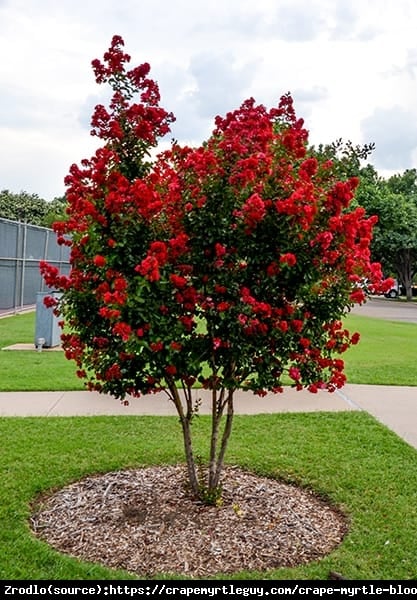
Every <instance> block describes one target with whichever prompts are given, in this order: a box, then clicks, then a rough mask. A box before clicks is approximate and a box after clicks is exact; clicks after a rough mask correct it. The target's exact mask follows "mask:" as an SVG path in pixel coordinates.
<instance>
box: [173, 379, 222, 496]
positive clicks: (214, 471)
mask: <svg viewBox="0 0 417 600" xmlns="http://www.w3.org/2000/svg"><path fill="white" fill-rule="evenodd" d="M168 390H169V392H168V395H169V398H170V399H171V401H172V402H173V403H174V405H175V408H176V410H177V413H178V416H179V418H180V422H181V427H182V434H183V441H184V450H185V458H186V462H187V472H188V481H189V484H190V488H191V492H192V493H193V495H195V496H196V497H198V498H199V499H200V500H202V501H203V502H206V503H214V502H215V499H216V498H217V499H218V498H219V489H220V478H221V473H222V469H223V465H224V457H225V453H226V448H227V445H228V441H229V438H230V434H231V431H232V423H233V394H234V390H233V389H231V390H227V389H225V388H221V389H220V390H217V389H213V390H212V392H211V437H210V452H209V460H208V470H207V475H206V476H205V479H204V480H203V481H202V480H201V476H202V475H201V474H200V473H199V468H198V467H199V465H198V463H197V461H196V456H195V455H194V448H193V438H192V432H191V424H192V419H193V417H194V416H195V413H196V411H197V407H196V403H195V401H194V400H193V389H192V388H191V387H189V386H184V387H183V389H182V390H180V389H179V388H177V387H176V386H175V384H174V381H169V382H168Z"/></svg>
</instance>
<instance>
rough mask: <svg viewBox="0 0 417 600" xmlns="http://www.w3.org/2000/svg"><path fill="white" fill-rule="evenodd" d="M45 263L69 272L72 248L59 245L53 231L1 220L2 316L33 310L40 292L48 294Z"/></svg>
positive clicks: (0, 283) (0, 312) (0, 301)
mask: <svg viewBox="0 0 417 600" xmlns="http://www.w3.org/2000/svg"><path fill="white" fill-rule="evenodd" d="M41 260H46V261H47V262H49V263H51V264H53V265H54V266H56V267H57V268H58V269H59V270H60V272H61V273H63V274H67V273H68V272H69V269H70V265H69V248H68V247H67V246H60V245H58V244H57V242H56V236H55V233H54V232H53V231H52V229H47V228H45V227H38V226H36V225H29V224H28V223H20V222H17V221H9V220H8V219H2V218H0V314H10V313H17V312H22V311H24V310H27V309H29V308H32V307H34V306H35V304H36V295H37V293H38V292H43V291H47V288H46V286H45V283H44V281H43V278H42V277H41V274H40V271H39V263H40V261H41Z"/></svg>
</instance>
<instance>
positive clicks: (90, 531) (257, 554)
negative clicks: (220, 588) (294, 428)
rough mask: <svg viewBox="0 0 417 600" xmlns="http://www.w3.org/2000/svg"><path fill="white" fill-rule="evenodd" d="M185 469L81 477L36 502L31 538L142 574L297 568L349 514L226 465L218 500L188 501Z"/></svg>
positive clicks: (331, 542)
mask: <svg viewBox="0 0 417 600" xmlns="http://www.w3.org/2000/svg"><path fill="white" fill-rule="evenodd" d="M185 478H186V473H185V467H184V465H176V466H158V467H149V468H140V469H129V470H123V471H116V472H112V473H106V474H104V475H95V476H89V477H86V478H84V479H82V480H80V481H77V482H75V483H72V484H70V485H68V486H67V487H65V488H62V489H61V490H59V491H57V492H55V493H51V494H50V495H47V496H44V497H43V498H39V499H38V500H37V502H36V507H35V508H34V512H33V514H32V516H31V520H30V524H31V528H32V531H33V532H34V534H35V535H36V536H38V537H39V538H41V539H43V540H45V541H46V542H48V543H49V544H50V545H51V546H53V547H54V548H56V549H57V550H59V551H61V552H63V553H65V554H69V555H71V556H74V557H77V558H80V559H83V560H87V561H91V562H95V563H100V564H102V565H105V566H107V567H110V568H114V569H124V570H126V571H128V572H130V573H132V574H136V575H137V576H141V577H152V576H158V574H159V575H160V574H162V573H163V574H168V575H169V574H177V575H182V576H190V577H200V578H204V577H209V576H212V575H215V574H222V573H224V574H228V573H229V574H230V573H237V572H239V571H242V570H257V571H267V570H270V569H274V568H277V567H295V566H297V565H301V564H306V563H308V562H310V561H315V560H318V559H320V558H322V557H323V556H325V555H327V554H329V553H330V552H331V551H332V550H334V549H335V548H336V547H337V546H338V545H339V544H340V543H341V542H342V540H343V538H344V536H345V535H346V533H347V529H348V523H347V519H346V517H345V516H344V515H343V514H342V513H341V512H340V511H339V510H338V509H336V508H335V507H332V506H330V505H329V504H328V503H327V502H325V501H324V500H323V499H322V498H320V497H318V496H317V495H315V494H314V493H313V492H311V491H309V490H305V489H301V488H299V487H297V486H293V485H289V484H286V483H283V482H282V481H279V480H275V479H270V478H266V477H260V476H258V475H255V474H253V473H250V472H247V471H244V470H242V469H240V468H238V467H232V466H226V467H225V468H224V483H223V503H222V505H221V506H220V507H213V506H206V505H204V504H202V503H201V502H198V501H195V500H193V499H192V498H191V497H190V495H189V493H188V492H187V489H186V486H185V484H184V482H185Z"/></svg>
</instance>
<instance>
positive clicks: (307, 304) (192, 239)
mask: <svg viewBox="0 0 417 600" xmlns="http://www.w3.org/2000/svg"><path fill="white" fill-rule="evenodd" d="M123 45H124V44H123V40H122V38H120V37H119V36H115V37H114V38H113V40H112V44H111V47H110V48H109V50H108V52H106V53H105V55H104V62H101V61H99V60H95V61H93V69H94V72H95V76H96V80H97V83H99V84H106V83H107V84H109V85H110V87H111V88H112V92H113V96H112V100H111V102H110V105H109V107H108V108H105V107H104V106H101V105H99V106H97V107H96V109H95V111H94V114H93V118H92V127H93V130H92V131H93V134H95V135H96V136H97V137H98V138H100V139H101V140H103V145H102V147H100V148H99V149H98V150H97V152H96V153H95V155H94V156H93V157H92V158H91V159H84V160H82V161H81V166H78V165H75V164H74V165H73V166H72V167H71V169H70V173H69V175H68V176H67V178H66V185H67V194H66V198H67V202H68V209H67V210H68V217H69V218H68V220H67V221H66V222H60V223H56V224H55V229H56V231H57V233H58V240H59V242H60V243H62V244H68V245H69V246H70V247H71V263H72V270H71V273H70V275H68V276H63V275H61V274H60V273H59V272H58V271H57V269H56V268H55V267H53V266H51V265H48V264H45V263H44V264H42V272H43V274H44V277H45V280H46V283H47V284H48V285H50V286H52V287H53V288H54V289H57V290H60V291H62V292H63V297H62V299H61V300H60V301H59V304H58V305H57V306H55V310H56V311H57V313H58V314H61V315H62V317H63V318H64V319H65V320H66V322H67V324H68V326H69V330H70V333H65V334H64V335H63V346H64V349H65V353H66V356H67V358H69V359H73V360H75V361H76V363H77V365H78V374H79V376H80V377H83V378H85V379H86V380H87V385H88V387H89V389H93V390H98V391H100V392H105V393H111V394H113V395H114V396H116V397H117V398H120V399H121V400H122V401H125V399H126V397H127V396H128V395H130V396H140V395H141V394H144V393H151V392H155V391H160V390H164V391H166V393H167V395H168V397H169V398H170V400H171V401H172V402H173V404H174V405H175V407H176V409H177V412H178V415H179V418H180V422H181V426H182V431H183V435H184V448H185V454H186V459H187V467H188V475H189V481H190V486H191V489H192V491H193V492H194V493H195V494H196V495H197V496H199V497H200V498H201V499H204V500H207V499H209V500H213V498H216V497H217V493H218V490H219V482H220V474H221V470H222V465H223V461H224V455H225V451H226V446H227V442H228V439H229V436H230V432H231V427H232V420H233V412H234V405H233V401H234V392H235V390H236V389H238V388H239V389H243V390H248V391H252V392H255V393H256V394H261V395H263V394H265V393H266V392H267V391H274V392H281V391H283V386H284V384H285V383H291V385H293V386H294V387H296V388H297V389H302V388H303V387H308V389H309V390H310V391H311V392H317V391H318V390H319V389H327V390H329V391H334V390H335V389H337V388H338V387H341V386H342V385H343V384H344V383H345V379H346V378H345V375H344V373H343V369H344V363H343V360H341V359H340V357H339V355H340V354H342V353H343V352H344V351H345V350H346V349H347V348H348V347H349V346H350V345H351V344H354V343H356V342H357V341H358V339H359V335H358V334H356V333H353V334H352V333H350V332H349V331H348V330H346V328H345V327H344V326H343V323H342V320H341V318H342V317H343V315H344V314H345V313H346V312H348V311H349V310H350V308H351V307H352V306H353V305H354V304H355V303H360V302H363V301H364V300H365V296H364V293H363V291H362V289H361V288H360V287H359V286H358V283H359V282H360V281H361V279H362V278H363V277H367V278H369V279H370V280H371V282H372V285H374V286H375V288H376V289H377V288H378V287H379V286H380V285H381V270H380V266H379V265H378V264H375V263H372V262H371V257H370V250H369V245H370V241H371V236H372V228H373V226H374V224H375V220H376V219H375V218H374V217H367V216H366V214H365V210H364V209H363V208H361V207H352V206H351V203H352V200H353V198H354V192H355V189H356V188H357V185H358V180H357V179H356V178H352V177H350V178H344V179H340V178H339V173H338V170H337V168H336V169H335V166H334V163H333V162H332V161H331V160H328V159H327V158H326V157H322V158H321V157H320V156H319V155H317V154H316V153H313V152H310V151H309V147H308V132H307V130H306V129H305V128H304V124H303V121H302V119H299V118H297V116H296V114H295V110H294V107H293V102H292V98H291V96H290V95H289V94H287V95H284V96H282V98H281V99H280V101H279V103H278V105H277V106H276V107H273V108H270V109H267V108H266V107H265V106H263V105H260V104H257V103H256V102H255V100H254V99H253V98H250V99H248V100H247V101H245V102H244V103H243V104H242V105H241V106H240V108H238V109H237V110H235V111H232V112H230V113H228V114H227V115H226V116H224V117H220V116H219V117H217V118H216V119H215V125H214V130H213V133H212V134H211V136H210V138H209V139H208V140H207V141H206V142H204V143H203V144H202V145H201V146H200V147H196V148H190V147H181V146H179V145H178V144H177V143H175V142H174V143H173V144H172V147H171V149H170V150H168V151H166V152H164V153H162V154H160V155H159V156H158V157H157V159H156V160H155V161H154V162H151V161H150V160H149V155H150V149H151V148H152V147H155V146H156V144H157V142H158V139H159V138H160V137H162V136H164V135H165V134H166V133H167V132H168V131H169V125H170V123H171V122H172V120H173V115H171V113H169V112H167V111H166V110H164V109H163V108H161V107H160V105H159V101H160V96H159V88H158V85H157V84H156V82H155V81H153V80H152V79H150V77H149V72H150V66H149V64H147V63H144V64H142V65H139V66H138V67H135V68H133V69H130V70H129V69H128V68H127V66H128V63H129V62H130V56H129V55H127V54H126V53H125V52H124V51H123ZM68 236H70V237H68ZM56 302H57V299H56V298H51V299H49V303H50V305H52V306H53V305H55V304H56ZM196 384H198V385H199V386H203V387H204V388H206V389H208V390H210V391H211V398H212V433H211V439H210V452H209V461H208V475H207V480H206V481H205V482H201V480H199V476H198V469H197V465H196V459H195V455H194V449H193V442H192V435H191V422H192V420H193V417H194V416H195V412H196V410H197V409H198V405H196V404H195V403H194V401H193V397H194V396H193V393H192V391H193V386H195V385H196Z"/></svg>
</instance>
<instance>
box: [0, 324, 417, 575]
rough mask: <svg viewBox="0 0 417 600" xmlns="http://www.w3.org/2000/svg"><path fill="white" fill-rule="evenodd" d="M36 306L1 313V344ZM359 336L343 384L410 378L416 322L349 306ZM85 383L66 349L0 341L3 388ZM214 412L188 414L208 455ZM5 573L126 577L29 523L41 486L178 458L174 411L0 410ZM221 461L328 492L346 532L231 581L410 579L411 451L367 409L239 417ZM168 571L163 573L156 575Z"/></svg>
mask: <svg viewBox="0 0 417 600" xmlns="http://www.w3.org/2000/svg"><path fill="white" fill-rule="evenodd" d="M34 321H35V315H34V314H33V313H29V314H22V315H16V316H13V317H8V318H5V319H0V348H2V347H4V346H7V345H9V344H13V343H18V342H31V341H32V339H33V331H34ZM346 325H347V326H348V328H349V329H350V330H351V331H352V332H353V331H356V330H357V331H359V332H360V333H361V338H362V339H361V342H360V344H359V345H358V346H355V347H353V348H351V349H350V350H349V351H348V352H347V353H346V354H345V355H344V358H345V360H346V371H347V374H348V378H349V382H351V383H367V384H393V385H399V384H401V385H417V376H416V374H415V355H416V350H417V335H416V333H417V329H416V327H417V325H414V324H407V323H396V322H388V321H382V320H378V319H370V318H365V317H360V316H355V315H349V317H348V318H347V319H346ZM81 387H82V382H81V381H79V380H78V379H77V378H76V377H75V374H74V367H73V365H72V363H70V362H68V361H67V360H66V359H65V357H64V355H63V353H62V352H41V353H37V352H35V351H32V352H29V351H21V352H18V351H6V350H0V391H5V390H14V391H19V390H26V389H27V390H65V389H77V388H81ZM209 426H210V422H209V419H208V417H204V416H201V417H199V418H198V419H196V421H195V425H194V431H195V435H196V442H197V449H196V451H197V452H200V453H201V454H202V455H203V456H204V455H206V451H207V443H208V439H209ZM0 439H1V442H2V444H1V446H2V453H1V458H0V478H1V486H0V557H1V558H0V578H1V579H3V580H8V579H10V580H15V579H20V580H23V579H27V580H38V579H52V580H74V579H128V578H131V577H132V576H131V575H129V574H127V573H125V572H122V571H117V572H116V571H111V570H109V569H106V568H104V567H102V566H100V565H93V564H90V563H86V562H82V561H79V560H76V559H74V558H71V557H69V556H65V555H63V554H60V553H59V552H57V551H55V550H53V549H52V548H51V547H49V546H48V545H47V544H46V543H44V542H42V541H40V540H38V539H36V538H35V537H34V536H33V535H32V534H31V531H30V527H29V518H30V506H31V503H32V502H33V501H34V499H35V498H36V496H37V494H39V493H41V492H44V491H47V490H50V489H54V488H58V487H61V486H64V485H66V484H68V483H69V482H71V481H75V480H77V479H79V478H81V477H83V476H85V475H87V474H92V473H103V472H107V471H111V470H117V469H121V468H126V467H133V466H141V465H142V466H147V465H158V464H161V465H162V464H172V463H178V462H183V460H184V457H183V446H182V438H181V431H180V427H179V425H178V420H177V419H176V418H174V417H130V416H124V417H71V418H64V417H58V418H53V417H48V418H44V417H39V418H15V417H7V418H0ZM226 458H227V462H228V463H230V464H236V465H239V466H241V467H244V468H247V469H250V470H251V471H253V472H257V473H259V474H261V475H266V476H270V477H279V478H282V479H284V480H285V481H287V482H293V483H296V484H298V485H302V486H306V487H308V488H311V489H313V490H315V491H316V492H317V493H320V494H323V495H324V496H326V497H327V498H328V499H329V501H331V502H332V503H334V504H335V505H337V506H338V507H340V508H341V509H342V510H343V511H344V512H345V514H346V515H347V516H348V517H349V521H350V528H349V533H348V535H347V537H346V538H345V540H344V541H343V543H342V544H341V545H340V546H339V547H338V548H337V549H336V550H335V551H334V552H332V553H331V554H330V555H329V556H327V557H326V558H324V559H322V560H320V561H318V562H315V563H311V564H309V565H306V566H302V567H298V568H294V569H287V568H285V569H276V570H273V571H270V572H267V573H258V572H243V573H236V574H235V575H233V576H227V577H221V576H220V575H219V578H220V577H221V578H227V579H251V580H253V579H269V578H270V579H276V580H279V579H281V580H284V579H292V580H294V579H300V580H314V579H316V580H320V579H326V578H327V574H328V572H329V571H330V570H333V571H339V572H341V573H343V574H344V576H345V577H347V578H349V579H364V580H372V579H376V580H377V579H385V580H389V579H397V580H403V579H417V542H416V536H415V532H416V531H417V451H416V450H415V449H414V448H412V447H410V446H409V445H408V444H406V443H405V442H404V441H403V440H401V439H400V438H399V437H398V436H397V435H396V434H395V433H393V432H391V431H390V430H388V429H387V428H386V427H384V426H383V425H381V424H380V423H378V422H377V421H376V420H375V419H374V418H373V417H371V416H370V415H368V414H366V413H362V412H342V413H310V414H274V415H256V416H240V415H237V416H236V417H235V425H234V431H233V434H232V437H231V441H230V447H229V450H228V453H227V457H226ZM161 577H163V575H161Z"/></svg>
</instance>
